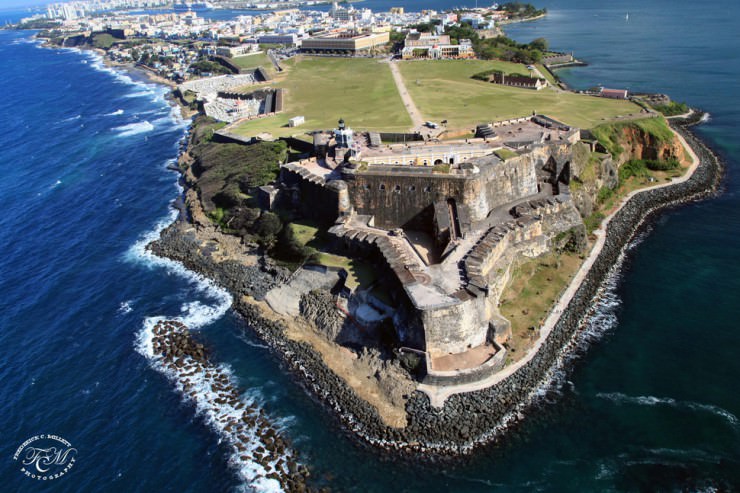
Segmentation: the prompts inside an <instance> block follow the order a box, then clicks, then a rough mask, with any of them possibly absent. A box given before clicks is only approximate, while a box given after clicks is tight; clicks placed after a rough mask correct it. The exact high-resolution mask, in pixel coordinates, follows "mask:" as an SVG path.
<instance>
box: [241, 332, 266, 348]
mask: <svg viewBox="0 0 740 493" xmlns="http://www.w3.org/2000/svg"><path fill="white" fill-rule="evenodd" d="M236 337H237V338H238V339H239V340H241V341H242V342H243V343H244V344H246V345H247V346H251V347H256V348H259V349H270V347H269V346H267V345H265V344H260V343H259V342H256V341H254V340H252V339H250V338H249V337H247V336H246V335H245V334H238V335H237V336H236Z"/></svg>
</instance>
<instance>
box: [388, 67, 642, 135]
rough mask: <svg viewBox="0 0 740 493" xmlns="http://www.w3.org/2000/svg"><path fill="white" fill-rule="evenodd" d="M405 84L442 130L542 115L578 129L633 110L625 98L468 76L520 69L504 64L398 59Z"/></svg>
mask: <svg viewBox="0 0 740 493" xmlns="http://www.w3.org/2000/svg"><path fill="white" fill-rule="evenodd" d="M399 68H400V71H401V74H402V75H403V78H404V81H405V83H406V87H407V88H408V90H409V93H410V94H411V97H412V98H413V99H414V102H415V103H416V106H417V107H418V108H419V111H421V113H422V114H423V115H424V118H425V119H428V120H433V121H441V120H447V121H448V128H450V129H458V128H465V127H471V128H472V127H473V126H474V125H476V124H477V123H480V122H484V121H495V120H505V119H507V118H513V117H520V116H525V115H529V114H531V113H532V112H533V111H536V112H538V113H542V114H546V115H549V116H552V117H553V118H556V119H558V120H561V121H563V122H565V123H568V124H571V125H575V126H578V127H581V128H591V127H594V126H596V125H598V124H600V123H604V122H605V121H607V120H610V119H612V118H614V117H616V116H620V115H627V114H630V113H639V112H640V107H639V106H637V105H635V104H633V103H631V102H629V101H619V100H610V99H605V98H597V97H590V96H582V95H578V94H572V93H568V92H558V91H555V90H554V89H551V88H546V89H543V90H541V91H534V90H531V89H518V88H513V87H504V86H499V85H495V84H491V83H487V82H483V81H478V80H474V79H471V78H470V77H471V76H472V75H474V74H477V73H479V72H483V71H485V70H491V69H497V70H503V71H505V72H522V71H524V72H525V73H526V68H525V67H523V66H521V65H517V64H513V63H508V62H495V61H483V60H434V61H413V62H401V63H400V65H399Z"/></svg>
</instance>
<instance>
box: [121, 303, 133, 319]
mask: <svg viewBox="0 0 740 493" xmlns="http://www.w3.org/2000/svg"><path fill="white" fill-rule="evenodd" d="M132 310H133V308H131V300H128V301H122V302H121V304H120V305H118V313H121V314H124V315H125V314H127V313H131V311H132Z"/></svg>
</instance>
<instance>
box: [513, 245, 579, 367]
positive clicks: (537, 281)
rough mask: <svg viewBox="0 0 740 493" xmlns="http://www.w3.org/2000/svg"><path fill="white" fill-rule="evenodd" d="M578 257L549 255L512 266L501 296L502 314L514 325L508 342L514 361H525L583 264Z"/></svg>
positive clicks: (572, 255) (574, 255)
mask: <svg viewBox="0 0 740 493" xmlns="http://www.w3.org/2000/svg"><path fill="white" fill-rule="evenodd" d="M581 262H582V261H581V259H580V258H579V257H578V255H576V254H570V253H568V254H565V253H563V254H558V253H549V254H547V255H545V256H542V257H538V258H536V259H531V260H525V261H523V262H522V263H520V264H518V265H515V266H513V267H512V272H511V280H510V281H509V284H508V285H507V286H506V288H505V289H504V292H503V293H502V295H501V308H500V310H501V314H502V315H503V316H504V317H506V318H507V319H509V321H510V322H511V331H512V335H511V339H510V340H509V342H508V346H509V349H510V354H509V357H510V358H511V361H516V360H518V359H520V358H522V357H523V356H524V355H525V354H526V353H527V351H528V350H529V349H530V348H531V347H532V344H534V341H535V340H536V339H537V337H538V336H539V332H538V331H537V330H532V329H531V327H536V328H539V327H541V326H542V324H543V322H544V320H545V318H547V314H548V313H549V311H550V309H551V308H552V306H553V304H554V303H555V300H556V299H558V298H559V297H560V295H561V294H562V292H563V290H565V288H566V286H567V285H568V283H569V282H570V280H571V279H572V278H573V276H574V275H575V273H576V272H577V271H578V268H579V267H580V265H581Z"/></svg>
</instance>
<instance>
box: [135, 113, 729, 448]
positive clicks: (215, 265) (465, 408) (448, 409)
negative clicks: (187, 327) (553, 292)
mask: <svg viewBox="0 0 740 493" xmlns="http://www.w3.org/2000/svg"><path fill="white" fill-rule="evenodd" d="M700 122H701V114H697V115H692V117H691V118H690V119H686V120H683V121H673V122H672V127H673V128H674V129H675V130H676V131H677V132H678V133H680V134H681V135H682V136H683V137H684V138H685V139H686V141H687V142H688V143H689V145H690V146H691V147H692V148H693V149H694V151H695V152H696V154H697V155H698V156H699V158H700V164H699V165H698V167H697V168H696V170H695V171H694V173H693V175H692V176H691V177H690V178H689V179H687V180H686V181H684V182H682V183H676V184H673V185H669V186H665V187H662V188H657V189H653V190H649V191H646V192H644V193H638V194H636V195H634V196H633V197H631V198H630V199H629V200H628V201H627V202H626V203H625V204H624V205H623V206H622V207H621V209H620V210H619V211H618V212H616V213H615V215H614V217H613V219H612V220H611V222H610V223H609V225H608V229H607V232H606V238H605V244H604V247H603V249H602V250H601V252H600V253H599V255H598V257H597V258H596V259H595V262H594V264H593V266H592V268H591V269H590V271H589V273H588V275H587V276H586V278H585V279H584V280H583V282H582V283H581V285H580V287H579V288H578V290H577V292H576V294H575V296H574V297H573V299H572V300H571V301H570V303H569V304H568V306H567V308H566V309H565V310H563V312H562V314H561V315H560V318H559V320H558V322H557V324H556V326H555V328H554V329H553V331H552V332H551V334H550V335H549V337H548V338H547V340H546V341H545V343H544V344H543V346H542V348H541V349H540V351H539V352H538V353H537V354H536V355H535V356H534V357H533V358H532V359H531V361H529V362H528V363H527V364H526V365H525V366H523V367H522V368H521V369H519V371H517V372H516V373H514V374H513V375H512V376H510V377H509V378H507V379H505V380H503V381H502V382H500V383H498V384H496V385H494V386H493V387H490V388H488V389H485V390H480V391H475V392H470V393H465V394H456V395H453V396H451V397H449V398H448V399H447V400H446V402H445V404H444V407H443V408H441V409H435V408H433V407H432V406H431V405H430V402H429V400H428V398H427V397H426V396H425V395H424V394H422V393H421V392H418V391H417V392H415V393H414V394H413V395H412V396H411V397H410V399H409V401H408V403H407V406H406V411H407V415H408V425H407V426H406V427H405V428H402V429H399V428H392V427H389V426H387V425H385V424H384V423H383V421H382V420H381V418H380V416H379V415H378V412H377V411H376V409H375V408H374V407H373V406H371V405H370V404H368V403H367V402H366V401H364V400H363V399H361V398H359V397H358V396H357V395H356V393H355V392H354V391H353V390H352V389H351V388H350V387H349V386H348V385H347V384H346V383H345V382H344V381H343V380H342V379H341V378H340V377H338V376H337V375H336V374H335V373H333V372H332V371H331V370H329V369H328V368H327V367H326V366H325V364H324V363H323V361H322V359H321V356H320V355H319V354H318V353H317V352H316V351H315V350H314V349H313V348H311V347H310V346H309V345H308V344H306V343H303V342H296V341H293V340H291V339H289V338H287V337H285V335H284V332H285V327H284V326H283V325H282V322H278V321H275V320H271V319H268V318H266V317H265V316H264V315H263V313H262V311H261V310H262V309H261V308H259V307H258V306H257V305H256V304H254V303H252V302H249V301H247V299H245V298H244V297H245V296H247V297H249V298H253V299H256V300H261V299H262V298H263V297H264V295H265V293H266V292H267V291H268V290H269V289H271V288H272V287H273V286H275V285H276V284H277V283H278V282H279V279H280V278H281V277H282V272H280V269H276V268H274V267H273V266H271V264H270V263H269V260H265V259H264V258H263V259H262V261H260V262H259V263H258V265H252V266H246V265H242V264H240V263H238V262H235V261H229V260H227V261H223V262H218V261H216V260H214V259H213V258H212V257H211V256H209V255H208V254H204V253H203V252H202V251H201V249H200V248H199V245H198V242H197V240H196V236H195V235H194V234H193V232H192V229H193V226H192V225H191V224H189V223H187V222H186V221H185V220H182V219H181V220H178V221H176V222H175V223H173V224H172V225H171V226H169V227H168V228H166V229H165V230H164V231H163V232H162V234H161V237H160V239H159V240H157V241H155V242H153V243H152V244H150V245H149V248H150V249H151V250H152V251H153V252H154V253H155V254H156V255H160V256H164V257H168V258H171V259H173V260H177V261H179V262H181V263H182V264H184V265H185V267H187V268H188V269H190V270H193V271H195V272H198V273H200V274H203V275H205V276H206V277H209V278H210V279H213V280H214V281H215V282H217V283H218V284H219V285H221V286H223V287H224V288H226V289H227V290H229V291H230V292H231V293H232V295H233V296H234V305H233V308H234V309H235V310H236V311H237V312H238V313H239V314H240V315H241V317H242V318H243V320H244V322H245V324H246V325H247V326H248V328H247V329H246V330H249V329H252V330H254V331H255V332H256V333H257V334H258V335H259V336H260V337H261V338H262V339H263V340H264V341H265V342H266V343H267V344H268V345H269V346H270V348H271V349H272V350H274V351H275V352H276V353H277V354H279V356H280V357H281V360H282V361H283V362H284V364H285V365H286V367H287V368H288V369H289V370H290V371H291V372H292V373H293V375H295V376H296V378H297V381H298V383H299V384H301V385H302V386H303V387H304V388H305V389H306V390H307V391H308V392H309V394H311V395H312V396H314V397H316V398H317V399H318V400H319V401H320V402H322V403H323V404H324V405H325V406H326V407H328V408H329V409H330V410H331V411H332V412H333V413H334V414H335V415H336V417H337V418H338V419H339V421H340V422H341V424H342V426H343V427H344V428H345V430H347V431H349V432H350V434H351V435H352V436H355V437H357V438H359V439H361V440H362V441H364V442H366V443H369V444H372V445H374V446H377V447H381V448H384V449H391V450H398V451H403V452H411V453H412V454H415V453H417V452H427V453H429V452H431V453H433V454H440V455H459V454H464V453H469V452H470V451H472V450H473V449H475V448H477V447H478V446H480V445H483V444H485V443H489V442H491V441H494V440H496V439H497V438H498V437H500V436H501V435H502V434H503V432H504V431H505V429H506V428H507V426H508V425H510V424H512V423H514V422H516V421H519V420H520V419H521V418H522V417H523V416H524V412H525V411H526V410H527V408H529V407H530V406H531V405H533V404H534V403H535V402H536V400H537V399H536V396H537V395H538V391H540V390H541V389H544V388H547V387H548V386H549V385H550V384H551V383H552V381H553V374H554V370H556V369H558V368H559V367H560V366H562V365H563V364H564V363H563V361H565V360H566V358H564V356H567V354H568V353H569V352H572V351H573V350H574V349H575V347H576V346H577V344H576V343H577V341H578V337H579V334H580V333H581V332H582V327H583V324H584V319H585V318H587V316H588V314H589V310H590V309H591V307H592V306H593V303H592V301H593V299H594V298H595V297H597V296H598V293H599V290H600V289H601V288H602V285H603V283H604V281H605V280H606V279H607V278H608V276H609V275H610V273H611V272H612V271H613V268H614V265H615V264H617V261H618V259H619V257H620V255H622V252H623V249H624V247H625V246H626V245H627V244H628V242H629V241H630V239H631V238H632V237H633V236H634V234H635V231H636V230H637V228H638V227H639V226H640V224H642V223H643V222H644V221H645V220H646V219H648V218H649V216H651V215H652V214H654V213H656V212H657V211H659V210H660V209H663V208H665V207H669V206H672V205H676V204H680V203H684V202H688V201H691V200H695V199H699V198H702V197H706V196H708V195H710V194H712V193H713V192H714V191H716V190H717V188H718V186H719V183H720V179H721V176H722V164H721V162H720V160H719V158H718V157H717V156H716V155H715V154H714V153H713V152H712V151H711V150H710V149H709V148H708V147H707V146H706V145H705V144H704V143H703V142H702V141H701V140H700V139H698V138H697V137H696V136H695V135H694V134H693V133H692V132H691V131H690V130H689V127H690V126H691V125H694V124H697V123H700Z"/></svg>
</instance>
